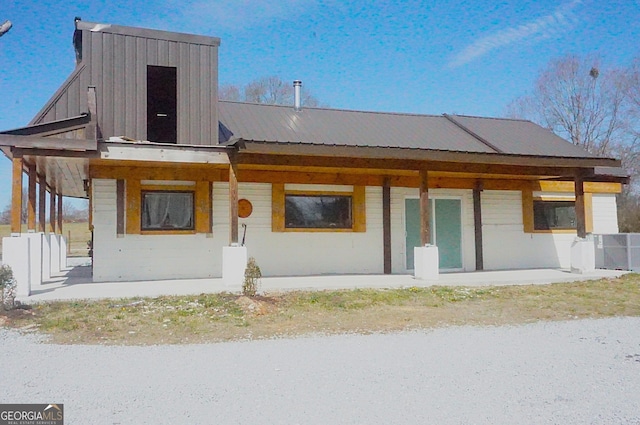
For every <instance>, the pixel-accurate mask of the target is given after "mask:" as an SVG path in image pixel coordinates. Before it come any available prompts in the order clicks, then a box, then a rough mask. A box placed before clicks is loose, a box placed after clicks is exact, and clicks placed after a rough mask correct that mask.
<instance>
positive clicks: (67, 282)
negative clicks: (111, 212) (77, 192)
mask: <svg viewBox="0 0 640 425" xmlns="http://www.w3.org/2000/svg"><path fill="white" fill-rule="evenodd" d="M69 265H70V267H68V268H67V269H65V270H64V271H63V272H61V273H60V274H58V275H56V276H54V277H52V278H51V279H49V280H47V281H46V282H44V283H43V284H42V285H39V286H36V287H34V288H32V292H31V295H30V296H29V297H19V298H18V300H19V301H22V302H26V303H32V302H39V301H49V300H73V299H101V298H124V297H137V296H141V297H155V296H159V295H192V294H201V293H216V292H225V291H226V292H229V291H230V288H229V287H228V286H225V285H224V282H223V281H222V279H178V280H155V281H135V282H101V283H94V282H92V281H91V267H90V260H89V259H88V258H85V259H77V258H74V259H69ZM625 273H627V272H625V271H618V270H596V271H595V272H593V273H587V274H575V273H570V272H569V271H568V270H560V269H533V270H502V271H483V272H468V273H443V274H441V275H440V276H439V279H438V280H434V281H423V280H416V279H414V278H413V276H411V275H325V276H296V277H267V278H262V280H261V292H265V293H269V292H281V291H290V290H314V289H315V290H329V289H353V288H407V287H411V286H433V285H443V286H489V285H541V284H549V283H559V282H573V281H580V280H595V279H601V278H614V277H618V276H620V275H622V274H625Z"/></svg>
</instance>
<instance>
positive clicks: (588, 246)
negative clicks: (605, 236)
mask: <svg viewBox="0 0 640 425" xmlns="http://www.w3.org/2000/svg"><path fill="white" fill-rule="evenodd" d="M595 270H596V248H595V245H594V242H593V235H587V237H585V238H578V237H577V238H576V239H575V240H574V241H573V243H572V244H571V273H580V274H583V273H591V272H594V271H595Z"/></svg>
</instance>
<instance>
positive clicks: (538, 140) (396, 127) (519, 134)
mask: <svg viewBox="0 0 640 425" xmlns="http://www.w3.org/2000/svg"><path fill="white" fill-rule="evenodd" d="M219 120H220V135H219V137H220V143H229V142H231V141H233V140H234V139H243V140H246V141H260V142H277V143H296V144H298V143H300V144H314V145H328V146H362V147H388V148H409V149H421V150H438V151H450V152H468V153H489V154H491V153H496V154H503V155H504V154H506V155H526V156H545V157H563V158H594V157H593V155H591V154H589V153H588V152H587V151H586V150H584V149H582V148H581V147H579V146H575V145H573V144H571V143H569V142H567V141H566V140H564V139H562V138H560V137H558V136H556V135H555V134H553V133H552V132H551V131H549V130H547V129H545V128H543V127H540V126H539V125H537V124H534V123H532V122H530V121H524V120H516V119H497V118H482V117H469V116H460V115H453V116H450V115H416V114H401V113H384V112H363V111H350V110H340V109H326V108H304V109H302V110H301V111H296V110H294V108H293V107H291V106H280V105H264V104H253V103H241V102H230V101H220V102H219Z"/></svg>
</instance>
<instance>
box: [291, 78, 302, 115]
mask: <svg viewBox="0 0 640 425" xmlns="http://www.w3.org/2000/svg"><path fill="white" fill-rule="evenodd" d="M301 89H302V81H300V80H295V81H294V82H293V109H295V110H296V111H300V110H302V101H301V96H300V90H301Z"/></svg>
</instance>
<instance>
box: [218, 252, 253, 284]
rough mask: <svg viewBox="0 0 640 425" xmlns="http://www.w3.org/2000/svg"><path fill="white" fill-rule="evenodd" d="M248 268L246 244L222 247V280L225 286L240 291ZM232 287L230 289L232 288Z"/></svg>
mask: <svg viewBox="0 0 640 425" xmlns="http://www.w3.org/2000/svg"><path fill="white" fill-rule="evenodd" d="M246 268H247V247H246V246H225V247H222V280H223V282H224V284H225V286H229V287H231V288H232V289H233V290H237V291H240V290H241V289H242V283H243V282H244V271H245V269H246ZM231 288H230V289H231Z"/></svg>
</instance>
